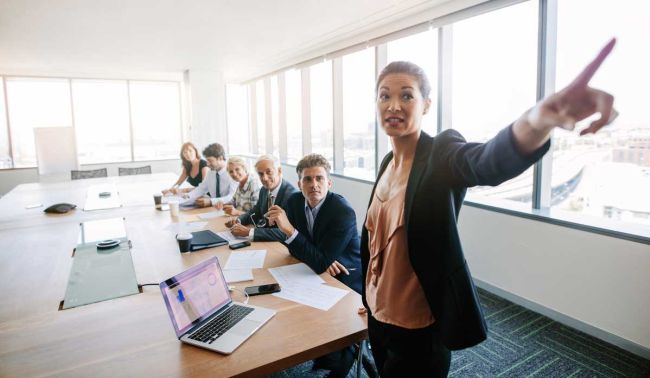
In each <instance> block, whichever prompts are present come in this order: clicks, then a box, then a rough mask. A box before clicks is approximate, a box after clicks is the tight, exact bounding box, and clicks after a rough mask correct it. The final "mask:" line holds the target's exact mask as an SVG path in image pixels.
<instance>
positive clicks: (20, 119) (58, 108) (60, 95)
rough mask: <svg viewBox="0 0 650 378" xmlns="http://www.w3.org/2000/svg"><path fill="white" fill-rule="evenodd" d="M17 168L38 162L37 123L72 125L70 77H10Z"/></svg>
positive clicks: (10, 114) (41, 124)
mask: <svg viewBox="0 0 650 378" xmlns="http://www.w3.org/2000/svg"><path fill="white" fill-rule="evenodd" d="M6 85H7V99H8V105H9V125H10V127H11V149H12V153H13V166H14V168H22V167H34V166H36V149H35V145H34V128H35V127H57V126H63V127H65V126H68V127H69V126H72V109H71V107H70V82H69V80H67V79H44V78H7V79H6Z"/></svg>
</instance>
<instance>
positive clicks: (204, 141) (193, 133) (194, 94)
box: [185, 70, 228, 149]
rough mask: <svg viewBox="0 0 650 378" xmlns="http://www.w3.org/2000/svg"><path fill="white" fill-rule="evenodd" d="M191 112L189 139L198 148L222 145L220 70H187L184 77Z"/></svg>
mask: <svg viewBox="0 0 650 378" xmlns="http://www.w3.org/2000/svg"><path fill="white" fill-rule="evenodd" d="M185 78H186V81H187V83H186V85H187V88H186V89H187V92H188V93H189V99H190V101H189V103H190V109H191V116H190V119H191V121H190V122H191V123H190V130H189V131H190V133H189V135H190V139H191V141H192V142H193V143H194V144H196V145H197V147H198V148H199V149H203V147H205V146H207V145H208V144H210V143H215V142H216V143H219V144H221V145H223V146H226V145H227V143H228V139H227V136H228V131H227V128H226V83H225V81H224V79H223V74H222V73H221V72H220V71H210V70H188V71H187V72H186V75H185Z"/></svg>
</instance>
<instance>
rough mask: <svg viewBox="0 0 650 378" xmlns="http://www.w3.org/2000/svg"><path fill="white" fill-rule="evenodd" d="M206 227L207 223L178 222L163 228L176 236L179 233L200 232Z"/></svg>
mask: <svg viewBox="0 0 650 378" xmlns="http://www.w3.org/2000/svg"><path fill="white" fill-rule="evenodd" d="M207 225H208V222H178V223H170V224H169V225H168V226H167V227H165V230H167V231H169V232H171V233H173V234H174V235H176V234H179V233H181V232H196V231H201V230H203V229H204V228H205V226H207Z"/></svg>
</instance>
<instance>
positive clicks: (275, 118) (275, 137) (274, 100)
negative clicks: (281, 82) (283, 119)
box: [271, 75, 280, 158]
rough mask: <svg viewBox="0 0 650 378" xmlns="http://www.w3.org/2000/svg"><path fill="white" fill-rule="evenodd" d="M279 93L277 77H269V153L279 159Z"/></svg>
mask: <svg viewBox="0 0 650 378" xmlns="http://www.w3.org/2000/svg"><path fill="white" fill-rule="evenodd" d="M279 100H280V93H279V92H278V76H277V75H274V76H273V77H271V136H272V141H273V148H272V149H271V153H272V154H273V156H275V157H278V158H279V157H280V105H279Z"/></svg>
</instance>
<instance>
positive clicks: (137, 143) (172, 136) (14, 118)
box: [0, 77, 181, 168]
mask: <svg viewBox="0 0 650 378" xmlns="http://www.w3.org/2000/svg"><path fill="white" fill-rule="evenodd" d="M0 83H2V82H1V81H0ZM4 83H5V85H6V88H5V89H6V93H7V98H6V103H7V104H8V106H7V109H6V114H8V117H5V107H4V104H5V99H4V98H3V96H4V92H3V91H1V90H2V87H1V86H0V92H2V93H1V94H0V100H2V101H1V103H2V104H1V105H0V112H1V114H2V115H1V117H0V119H1V121H0V135H1V137H0V168H25V167H35V166H36V164H37V162H36V150H35V145H34V142H35V141H34V128H36V127H72V126H74V130H75V139H76V140H75V143H76V146H77V153H78V157H79V163H81V164H98V163H110V162H123V161H131V160H135V161H138V160H140V161H142V160H158V159H169V158H172V159H175V158H177V157H178V146H179V145H180V142H181V107H180V88H179V83H177V82H156V81H129V80H98V79H59V78H23V77H8V78H5V81H4ZM7 121H8V122H7ZM9 140H11V146H10V147H11V148H9ZM132 147H133V148H132Z"/></svg>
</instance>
